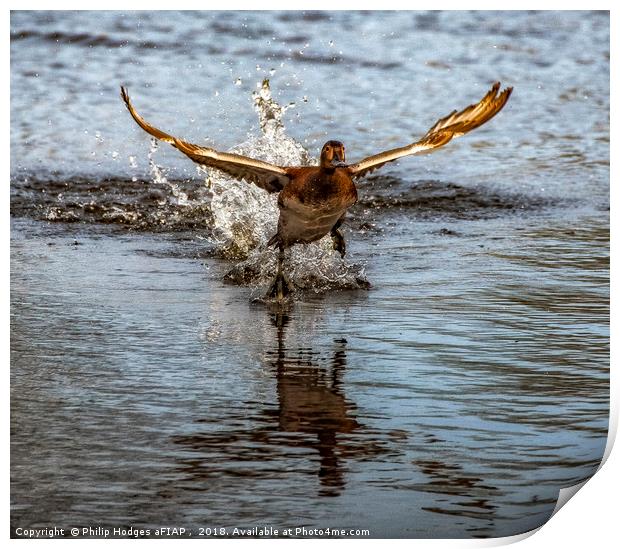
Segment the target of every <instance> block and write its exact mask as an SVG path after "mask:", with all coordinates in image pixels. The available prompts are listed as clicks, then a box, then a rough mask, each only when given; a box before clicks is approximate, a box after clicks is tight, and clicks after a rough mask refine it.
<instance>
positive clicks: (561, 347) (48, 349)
mask: <svg viewBox="0 0 620 549" xmlns="http://www.w3.org/2000/svg"><path fill="white" fill-rule="evenodd" d="M265 78H268V79H269V80H270V86H271V93H272V94H273V101H275V102H276V103H271V106H270V108H272V109H275V111H276V112H280V114H282V126H281V127H279V128H278V129H277V131H275V132H271V133H268V134H263V133H262V132H261V129H260V117H261V116H262V117H263V118H264V117H265V116H266V111H265V109H264V108H263V110H259V112H257V111H256V110H255V109H254V101H253V94H254V97H256V94H257V93H263V96H267V94H268V92H267V89H266V88H265V89H262V92H261V88H260V86H261V82H262V81H263V79H265ZM495 80H501V81H502V83H503V85H506V86H514V92H513V95H512V97H511V99H510V101H509V103H508V105H507V106H506V108H505V109H504V110H503V111H502V112H501V113H500V114H499V115H498V116H497V117H496V118H494V119H493V120H492V121H491V122H489V123H488V124H487V125H485V126H484V127H483V128H481V129H479V130H476V131H475V132H473V133H471V134H469V135H467V136H465V137H463V138H461V139H458V140H456V141H454V142H452V143H450V144H448V145H447V146H446V147H445V148H442V149H441V150H439V151H437V152H436V153H434V154H432V155H429V156H418V157H411V158H405V159H402V160H401V161H400V162H399V163H397V164H391V165H387V166H385V167H384V168H382V170H380V171H378V172H375V174H373V175H372V176H370V177H368V178H367V179H366V180H364V181H362V182H360V184H359V195H360V200H359V202H358V204H356V205H355V206H354V207H353V208H352V209H351V212H350V216H349V218H348V221H347V223H346V225H345V227H344V233H345V238H346V239H347V245H348V254H347V257H346V258H345V260H341V259H340V256H339V255H338V254H336V253H335V252H333V250H331V247H330V244H331V242H330V241H329V239H328V241H325V242H323V241H321V242H319V243H318V244H314V245H310V246H305V247H302V246H297V247H295V248H294V249H293V250H292V251H291V254H290V257H289V258H288V268H289V271H290V272H291V277H292V279H293V282H294V283H295V284H296V286H297V287H298V291H297V293H296V295H295V300H294V302H293V303H291V304H289V305H288V306H286V307H276V306H274V305H272V304H269V303H265V302H261V301H260V299H257V298H260V296H262V295H263V294H264V293H265V291H266V289H267V286H268V283H269V279H270V277H272V276H273V274H274V268H275V257H274V255H273V252H272V251H268V250H265V249H264V244H265V242H266V240H267V239H268V238H269V237H270V236H271V235H272V234H273V231H274V228H275V223H276V218H277V208H276V206H275V198H274V197H273V196H268V195H267V193H264V192H263V191H261V190H260V189H257V188H254V187H252V186H250V185H249V184H246V183H242V182H234V181H231V180H229V179H228V178H226V177H224V176H221V175H219V174H217V173H215V172H209V173H208V174H206V173H205V172H200V171H198V170H197V168H196V165H195V164H193V163H191V162H190V161H189V160H187V159H186V158H185V157H183V156H182V155H181V154H179V153H178V152H177V151H175V150H174V149H172V148H171V147H169V146H167V145H165V144H163V145H160V146H159V147H155V146H154V145H153V144H152V143H151V142H150V140H149V138H148V136H147V135H146V134H145V133H144V132H142V131H141V130H140V129H139V128H137V126H136V125H135V124H134V122H133V121H132V120H131V118H130V117H129V115H128V114H127V112H126V110H125V108H124V106H123V105H122V102H121V100H120V98H119V93H118V91H119V85H120V84H125V85H127V86H128V88H129V91H130V94H131V95H132V98H133V100H134V103H135V106H136V108H137V109H138V111H139V112H141V113H142V114H143V115H144V116H145V118H146V119H147V120H149V121H151V122H152V123H154V124H155V125H157V126H159V127H161V128H162V129H165V130H168V131H170V132H171V133H173V134H175V135H178V136H181V137H184V138H186V139H188V140H190V141H193V142H196V143H202V144H206V145H209V146H215V147H218V148H219V149H220V150H228V149H231V148H235V150H239V151H242V152H245V153H248V154H251V155H253V156H256V157H259V158H263V159H266V160H269V161H272V162H278V163H282V164H292V163H297V162H306V163H312V162H316V158H317V156H318V152H319V150H320V147H321V145H322V143H323V142H324V141H326V140H327V139H339V140H341V141H343V142H344V143H345V145H346V146H347V155H348V160H349V161H350V162H354V161H356V160H359V159H361V158H363V157H365V156H367V155H369V154H374V153H376V152H379V151H381V150H384V149H388V148H393V147H395V146H400V145H404V144H406V143H409V142H411V141H413V140H415V139H417V138H418V137H420V136H421V135H423V134H424V133H425V132H426V130H427V129H428V128H429V127H430V126H431V125H432V124H433V123H434V122H435V121H436V120H437V118H439V117H441V116H444V115H446V114H448V113H449V112H450V111H451V110H452V109H455V108H463V107H465V106H467V105H468V104H470V103H472V102H474V101H477V100H478V99H480V97H482V95H483V94H484V93H485V92H486V90H487V89H488V88H489V86H490V84H491V83H492V82H493V81H495ZM278 105H280V106H281V107H288V108H286V109H285V110H284V109H282V111H278V108H279V107H278ZM608 414H609V17H608V14H607V12H576V11H570V12H511V13H510V14H507V13H506V12H431V13H422V12H362V13H353V12H333V13H331V12H329V13H328V12H306V13H304V12H269V11H267V12H165V13H164V12H125V13H123V12H97V13H95V12H20V11H17V12H12V15H11V526H12V529H13V535H18V534H16V532H17V529H18V528H46V527H49V528H53V527H57V528H63V529H65V533H64V534H63V535H68V534H67V531H68V529H70V528H72V527H77V528H88V527H92V528H96V527H98V526H99V527H103V528H109V529H113V528H121V529H125V530H127V529H128V528H130V527H133V528H134V529H145V530H146V529H148V530H150V535H154V531H155V529H157V528H161V527H177V528H185V529H186V533H185V534H184V535H189V533H190V530H191V534H192V537H198V536H199V535H200V533H201V532H200V528H203V529H205V530H203V533H210V534H213V533H214V532H213V531H212V530H206V529H209V528H210V529H213V528H218V529H219V528H224V529H226V530H225V532H224V533H225V535H232V533H233V529H234V528H235V527H237V528H246V529H247V528H253V527H272V528H277V529H279V530H280V532H281V531H282V530H283V529H285V528H293V529H295V528H298V527H299V528H301V527H305V528H307V529H326V528H338V529H347V530H349V529H351V530H353V531H354V532H353V533H352V534H351V535H353V536H359V537H368V536H370V537H496V536H506V535H512V534H517V533H521V532H525V531H527V530H530V529H532V528H535V527H537V526H539V525H541V524H543V523H544V522H545V521H546V520H547V519H548V517H549V516H550V514H551V512H552V511H553V509H554V507H555V503H556V500H557V496H558V491H559V489H560V488H562V487H566V486H570V485H573V484H576V483H578V482H580V481H582V480H583V479H585V478H588V477H589V476H591V475H592V474H593V473H594V471H595V470H596V468H597V466H598V464H599V463H600V460H601V458H602V455H603V451H604V448H605V444H606V437H607V428H608ZM356 530H360V532H355V531H356ZM361 530H368V531H369V532H361ZM216 533H218V534H221V531H219V530H218V531H217V532H216ZM88 535H89V534H88V533H87V534H86V536H88ZM91 535H92V536H93V537H98V535H97V533H94V534H91ZM121 535H123V534H121ZM125 535H131V534H127V533H125ZM299 535H302V536H303V535H304V534H303V532H302V533H301V534H299ZM309 537H316V535H314V534H310V535H309Z"/></svg>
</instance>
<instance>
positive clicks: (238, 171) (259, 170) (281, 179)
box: [121, 86, 290, 192]
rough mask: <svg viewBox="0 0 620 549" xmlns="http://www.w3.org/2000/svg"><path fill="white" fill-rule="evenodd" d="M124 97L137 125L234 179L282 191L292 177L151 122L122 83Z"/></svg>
mask: <svg viewBox="0 0 620 549" xmlns="http://www.w3.org/2000/svg"><path fill="white" fill-rule="evenodd" d="M121 97H122V98H123V101H124V102H125V105H127V109H128V110H129V113H130V114H131V116H132V117H133V119H134V120H135V121H136V123H137V124H138V126H140V127H141V128H142V129H143V130H144V131H145V132H147V133H150V134H151V135H152V136H153V137H156V138H157V139H160V140H161V141H165V142H166V143H170V144H171V145H172V146H173V147H176V148H177V149H179V150H180V151H181V152H182V153H183V154H186V155H187V156H189V157H190V158H191V159H192V160H193V161H194V162H196V163H198V164H201V165H203V166H208V167H210V168H217V169H218V170H221V171H223V172H225V173H227V174H228V175H231V176H232V177H234V178H235V179H245V180H246V181H250V182H251V183H254V184H256V185H258V186H259V187H261V188H263V189H265V190H266V191H269V192H278V191H281V190H282V189H283V188H284V186H285V185H286V184H287V183H288V182H289V180H290V177H289V175H288V173H287V171H286V170H285V169H284V168H281V167H280V166H275V165H273V164H269V163H268V162H262V161H260V160H255V159H253V158H248V157H247V156H241V155H238V154H231V153H224V152H219V151H216V150H215V149H210V148H209V147H201V146H200V145H194V144H193V143H188V142H187V141H183V140H182V139H179V138H177V137H174V136H172V135H169V134H167V133H165V132H163V131H161V130H159V129H157V128H155V127H153V126H151V125H150V124H149V123H148V122H147V121H146V120H144V118H142V117H141V116H140V115H139V114H138V113H137V112H136V110H135V109H134V108H133V105H132V104H131V101H130V99H129V95H128V93H127V90H126V89H125V88H124V87H123V86H121Z"/></svg>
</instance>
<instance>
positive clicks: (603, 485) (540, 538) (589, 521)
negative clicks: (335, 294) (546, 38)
mask: <svg viewBox="0 0 620 549" xmlns="http://www.w3.org/2000/svg"><path fill="white" fill-rule="evenodd" d="M421 4H422V3H419V4H417V5H410V6H408V7H410V8H416V9H422V8H425V7H427V6H423V5H421ZM335 5H337V6H338V9H383V10H385V9H402V8H403V7H404V6H403V2H402V1H393V0H391V1H390V0H384V1H383V2H381V3H380V5H378V3H376V2H367V1H359V2H352V1H350V0H346V1H340V2H334V1H333V0H331V1H326V0H315V1H313V2H296V3H294V4H293V3H292V2H290V1H286V2H285V1H265V0H263V1H261V2H260V3H259V2H258V1H255V3H254V4H252V3H250V2H248V1H241V0H228V1H227V2H226V8H228V9H252V10H257V9H274V10H276V9H277V10H283V9H292V8H293V6H295V9H300V8H301V9H308V10H318V9H326V10H330V9H331V10H333V9H334V6H335ZM611 6H612V3H611V2H609V1H607V2H605V1H599V0H592V1H590V2H588V3H585V2H583V3H576V2H571V3H570V5H569V6H567V2H563V1H557V0H556V1H545V2H540V1H538V2H531V1H522V2H514V1H512V2H510V1H509V2H502V3H499V4H498V3H497V2H496V1H493V2H491V1H474V2H469V3H467V5H464V4H462V3H461V4H459V3H457V2H455V1H451V2H448V1H441V0H439V1H435V2H433V3H432V7H433V8H434V9H494V10H498V9H502V10H506V9H516V10H524V9H545V10H562V9H566V8H569V9H602V10H611ZM7 7H8V8H9V9H7V10H6V11H5V12H4V13H5V16H4V17H5V20H4V29H5V31H6V32H7V34H9V33H10V17H9V10H10V9H15V10H27V9H34V10H49V9H81V8H85V7H87V8H88V9H106V10H123V9H124V10H127V9H143V10H153V9H157V8H160V9H170V8H171V7H174V8H175V9H205V7H206V6H205V3H204V2H196V1H193V2H190V1H177V2H175V3H174V5H170V4H169V3H165V4H164V3H163V2H153V1H151V2H147V1H133V2H127V1H124V2H119V1H117V0H110V1H108V2H105V3H104V2H100V1H93V2H89V4H88V6H85V5H84V3H82V2H80V3H78V2H76V1H60V2H49V1H47V2H46V1H44V0H39V1H23V2H16V1H11V0H9V2H8V6H7ZM213 7H216V8H217V6H213ZM616 22H617V18H616V17H615V15H614V12H613V10H612V13H611V31H612V39H611V41H612V44H611V46H612V47H611V58H612V60H613V61H616V65H617V64H618V63H617V39H616V36H615V34H614V31H615V23H616ZM9 46H10V45H9V40H8V36H6V37H5V39H4V41H3V47H4V49H5V54H4V55H3V57H2V62H3V68H4V74H5V75H7V78H6V82H7V83H8V82H10V64H9ZM611 67H612V75H611V90H612V95H613V91H615V89H616V86H615V84H616V82H617V69H615V68H614V63H613V62H612V63H611ZM5 94H6V99H5V103H4V109H3V110H2V122H3V123H2V127H3V128H5V134H4V140H5V141H4V143H5V146H4V147H3V148H2V150H3V156H4V164H3V165H4V166H5V173H6V174H7V176H8V175H9V172H10V161H9V154H8V151H9V146H10V145H9V128H10V124H9V120H10V90H9V89H8V85H7V87H6V88H5ZM611 110H612V113H611V114H612V131H611V150H614V146H613V143H615V142H616V141H617V140H616V139H615V132H614V130H615V124H614V122H615V121H616V118H617V117H616V109H615V108H614V105H613V102H612V109H611ZM614 168H615V166H614V158H613V156H612V160H611V174H612V175H611V181H612V182H613V181H615V178H614ZM8 179H9V178H8V177H7V179H6V180H5V181H6V187H5V191H4V195H3V200H2V212H3V214H4V217H3V220H4V223H3V224H2V236H3V239H2V241H3V243H4V258H5V262H4V268H3V270H2V275H3V279H4V282H5V284H4V288H5V292H4V293H3V294H2V306H3V310H5V311H6V313H5V314H6V318H7V322H6V327H5V329H4V330H3V331H2V340H3V349H4V353H5V357H6V361H5V364H6V365H7V366H8V364H9V363H10V355H9V299H8V298H9V287H10V278H9V238H10V228H9V227H10V226H9V219H10V216H9V200H8V198H9V196H8V193H9V191H8ZM611 189H612V190H611V195H612V196H611V203H612V208H613V205H614V204H615V202H616V200H615V195H616V194H617V192H616V191H615V190H614V187H613V185H612V186H611ZM615 227H616V224H615V223H614V222H613V220H612V234H613V233H615ZM611 248H612V262H611V263H612V264H611V267H612V272H613V265H614V263H615V261H614V258H615V256H616V254H615V253H614V249H615V248H617V246H615V244H614V240H613V239H612V246H611ZM611 292H612V293H611V295H612V310H613V305H614V296H615V295H616V294H615V291H614V284H613V281H612V286H611ZM616 325H617V323H616V322H615V321H614V319H613V316H612V318H611V332H612V333H614V331H615V326H616ZM616 347H617V345H615V343H614V341H613V340H612V353H611V356H612V357H614V356H616V352H615V349H616ZM613 374H614V372H613V371H612V384H611V392H612V394H611V397H612V398H611V410H610V411H611V416H610V436H609V438H608V444H607V448H606V452H605V454H606V462H604V463H603V465H602V467H601V470H600V471H599V472H598V473H596V475H595V476H594V477H593V478H592V479H591V480H590V481H588V482H587V483H586V484H585V486H583V487H582V488H581V489H580V490H579V494H578V495H577V497H575V498H572V499H571V500H570V501H569V502H568V503H567V504H566V505H565V507H563V508H562V510H561V511H560V512H559V513H557V514H556V515H554V516H553V517H552V518H551V519H550V520H549V521H548V523H547V524H545V525H543V526H542V527H541V528H540V529H538V530H537V531H535V532H530V533H528V534H523V535H520V536H513V537H510V538H495V539H490V540H411V539H406V540H390V544H394V545H396V546H398V545H402V546H404V544H406V546H407V547H412V546H415V547H416V548H426V547H429V548H430V547H432V548H436V547H449V548H454V547H496V546H501V545H507V544H510V543H514V542H517V541H520V544H521V546H522V547H524V548H527V549H549V548H550V547H552V548H553V547H560V546H561V547H567V548H569V549H570V548H572V547H575V548H580V549H581V548H583V547H584V546H592V547H596V548H597V549H599V548H600V549H603V548H607V547H612V546H613V545H615V544H614V541H615V542H616V543H617V540H618V539H619V538H618V535H617V534H618V528H617V526H616V524H617V522H618V519H617V511H616V510H615V509H616V506H615V505H614V499H613V498H614V496H615V494H614V488H615V487H617V486H619V485H620V484H619V482H618V470H619V469H620V465H619V463H620V460H619V458H618V451H616V452H614V453H611V455H610V451H611V448H612V446H613V441H614V439H615V434H616V431H617V426H618V397H619V395H618V383H617V379H616V377H617V376H615V375H613ZM9 380H10V378H9V369H8V367H5V384H4V392H3V393H4V396H5V403H6V404H5V407H4V408H5V420H4V421H3V423H2V434H3V435H4V436H3V439H4V440H5V441H6V444H7V448H6V451H5V452H4V453H3V455H4V456H6V462H5V465H6V466H5V480H4V483H3V484H4V487H5V491H4V493H5V494H6V500H7V503H8V504H9V505H10V501H9V467H8V455H9V452H8V441H9V428H8V426H9V402H10V391H9ZM2 524H3V531H4V532H5V539H8V537H9V513H8V509H7V512H5V513H4V516H3V519H2ZM533 533H535V535H532V534H533ZM29 541H30V540H10V541H9V543H15V544H20V545H21V544H26V543H29ZM66 541H67V540H37V544H44V545H46V546H47V545H48V544H50V545H62V544H64V543H66ZM110 541H112V543H114V544H119V545H124V544H132V545H133V544H140V545H142V544H145V543H149V544H157V545H158V546H160V547H169V546H170V547H173V546H176V545H177V544H178V543H179V541H180V540H80V541H77V542H74V544H76V543H77V544H79V545H80V547H83V546H86V547H95V546H101V545H102V544H104V543H105V544H107V543H110ZM183 541H185V540H183ZM202 541H203V542H205V545H206V544H208V545H209V547H220V546H222V545H224V544H226V545H228V544H230V543H237V544H249V543H251V544H253V545H258V546H261V545H262V546H267V544H269V545H271V544H273V543H278V544H280V543H283V544H289V543H295V544H297V543H304V544H310V543H312V544H315V543H319V544H321V543H330V541H328V540H217V539H209V540H202ZM337 543H338V544H339V545H342V544H344V546H350V547H353V546H355V547H359V546H360V545H361V546H371V545H373V546H374V545H375V544H376V540H338V541H337Z"/></svg>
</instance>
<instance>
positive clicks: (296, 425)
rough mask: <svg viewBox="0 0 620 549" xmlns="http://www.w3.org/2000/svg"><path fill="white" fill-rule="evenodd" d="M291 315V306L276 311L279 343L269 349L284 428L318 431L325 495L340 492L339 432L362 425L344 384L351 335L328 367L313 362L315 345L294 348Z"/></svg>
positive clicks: (340, 343)
mask: <svg viewBox="0 0 620 549" xmlns="http://www.w3.org/2000/svg"><path fill="white" fill-rule="evenodd" d="M289 320H290V319H289V316H288V314H287V313H286V312H285V311H282V310H278V311H276V312H275V313H274V314H273V318H272V321H273V323H274V325H275V326H276V329H277V336H278V347H277V350H276V351H273V352H271V353H269V354H270V355H271V356H270V359H271V360H270V361H271V364H272V366H273V368H274V370H275V375H276V380H277V393H278V403H279V407H278V411H279V417H278V419H279V424H280V428H281V429H282V431H286V432H294V433H305V434H308V435H311V436H313V437H315V438H314V440H313V441H310V442H309V443H308V444H309V445H310V446H312V447H314V448H316V450H318V452H319V456H320V467H319V471H318V476H319V480H320V482H321V487H322V490H321V495H337V494H338V491H339V489H341V488H342V487H343V486H344V484H345V482H344V469H345V468H344V465H343V463H342V461H343V460H342V458H341V457H339V452H340V450H341V448H340V444H339V435H340V434H344V433H351V432H352V431H354V430H356V429H357V428H359V427H360V424H359V423H358V422H357V421H356V420H355V419H354V418H353V417H352V412H353V410H354V405H353V404H351V403H349V402H347V400H346V399H345V397H344V394H343V390H342V375H343V372H344V369H345V367H346V359H347V356H346V344H347V341H346V339H336V340H334V343H335V345H336V347H335V350H334V352H333V356H332V358H331V364H330V366H329V368H323V367H321V366H319V365H317V364H315V363H313V362H312V359H313V358H314V356H313V355H314V353H313V352H312V351H311V350H304V349H297V351H296V352H294V353H289V352H288V349H287V348H286V346H285V330H286V326H287V324H288V323H289ZM342 449H343V450H344V451H345V452H346V449H345V448H342Z"/></svg>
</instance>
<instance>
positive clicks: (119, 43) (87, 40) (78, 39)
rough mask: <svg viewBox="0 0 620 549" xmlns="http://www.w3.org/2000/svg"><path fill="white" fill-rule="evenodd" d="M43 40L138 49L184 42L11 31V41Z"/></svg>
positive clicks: (168, 46)
mask: <svg viewBox="0 0 620 549" xmlns="http://www.w3.org/2000/svg"><path fill="white" fill-rule="evenodd" d="M29 39H35V40H41V41H43V42H48V43H52V44H56V45H73V46H82V47H86V48H95V47H104V48H123V47H128V46H131V47H134V48H138V49H146V50H153V49H158V48H159V49H170V48H175V47H178V46H180V45H182V44H178V43H171V42H165V41H164V42H159V41H158V42H155V41H153V40H134V39H129V38H127V39H120V38H113V37H111V36H109V35H107V34H89V33H81V32H77V33H71V32H64V31H53V32H41V31H38V30H20V31H14V32H12V33H11V42H18V41H21V40H29Z"/></svg>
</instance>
